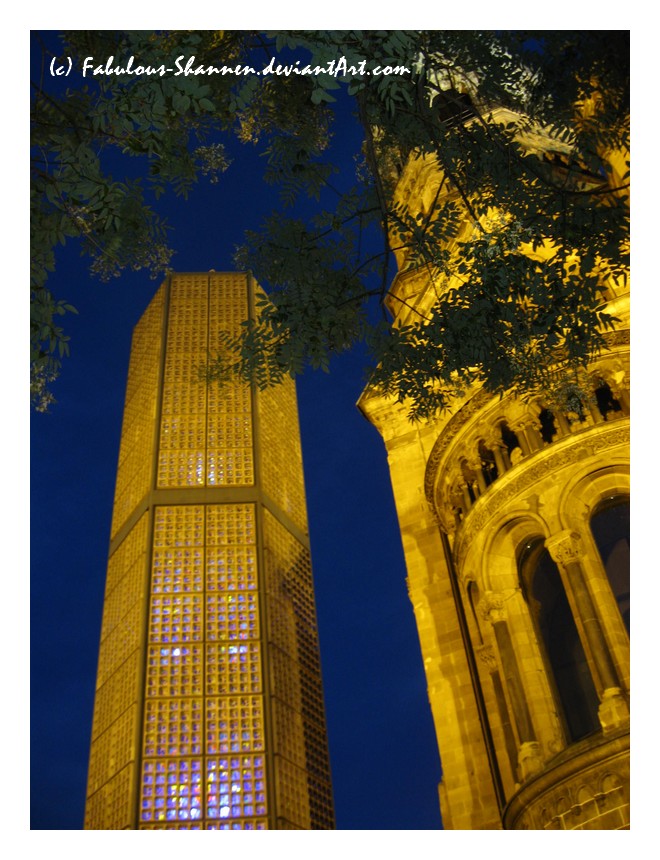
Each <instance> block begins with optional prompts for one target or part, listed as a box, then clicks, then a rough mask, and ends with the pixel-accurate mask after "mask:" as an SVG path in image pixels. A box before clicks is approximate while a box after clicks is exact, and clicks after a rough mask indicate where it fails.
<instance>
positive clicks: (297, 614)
mask: <svg viewBox="0 0 660 860" xmlns="http://www.w3.org/2000/svg"><path fill="white" fill-rule="evenodd" d="M257 290H258V287H257V286H256V285H255V283H254V282H253V280H252V278H251V276H250V275H249V274H224V273H222V274H221V273H215V272H211V273H205V274H176V275H171V276H170V277H168V278H167V280H166V281H165V282H164V283H163V285H162V286H161V287H160V289H159V290H158V292H157V293H156V295H155V296H154V298H153V300H152V301H151V304H150V305H149V307H148V308H147V310H146V311H145V313H144V315H143V317H142V319H141V320H140V322H139V323H138V325H137V326H136V328H135V332H134V335H133V345H132V350H131V360H130V368H129V374H128V384H127V389H126V403H125V410H124V423H123V428H122V436H121V446H120V453H119V466H118V471H117V484H116V490H115V502H114V513H113V521H112V533H111V541H110V553H109V562H108V573H107V583H106V592H105V603H104V609H103V624H102V632H101V647H100V655H99V664H98V676H97V687H96V700H95V707H94V724H93V730H92V744H91V755H90V764H89V776H88V789H87V806H86V817H85V827H86V828H87V829H103V830H122V829H132V830H135V829H142V830H145V829H146V830H152V829H170V830H266V829H307V830H308V829H332V828H333V827H334V817H333V806H332V793H331V786H330V772H329V764H328V752H327V741H326V730H325V717H324V708H323V695H322V686H321V672H320V664H319V653H318V636H317V627H316V616H315V607H314V593H313V584H312V573H311V566H310V553H309V540H308V535H307V515H306V507H305V493H304V484H303V471H302V456H301V449H300V436H299V430H298V415H297V404H296V395H295V387H294V384H293V382H292V381H287V382H286V383H285V384H283V385H281V386H278V387H277V388H273V389H270V390H268V391H265V392H257V391H251V390H250V389H249V388H248V387H244V386H242V385H240V384H238V383H235V384H231V385H227V386H224V387H222V386H218V385H211V386H207V385H206V384H205V383H203V382H199V381H198V372H197V368H198V367H199V366H200V365H203V364H204V363H205V362H206V360H207V356H208V354H209V353H211V354H212V353H214V351H217V349H218V348H219V346H220V338H221V337H222V335H223V333H230V334H231V333H233V332H236V330H237V327H238V326H239V325H240V324H241V322H242V321H244V320H245V319H247V318H248V317H249V316H250V315H252V314H253V313H254V301H255V294H256V292H257Z"/></svg>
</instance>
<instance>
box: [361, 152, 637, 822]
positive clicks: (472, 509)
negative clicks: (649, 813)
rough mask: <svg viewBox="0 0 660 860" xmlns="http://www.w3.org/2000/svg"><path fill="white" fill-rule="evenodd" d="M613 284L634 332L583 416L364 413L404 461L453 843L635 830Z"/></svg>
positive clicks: (416, 182) (421, 277)
mask: <svg viewBox="0 0 660 860" xmlns="http://www.w3.org/2000/svg"><path fill="white" fill-rule="evenodd" d="M619 160H621V159H619ZM442 186H443V183H442V176H441V175H440V174H439V171H438V168H437V166H436V165H435V164H434V162H433V161H432V160H431V159H424V158H419V159H415V158H411V159H410V160H409V162H408V164H407V166H406V167H405V169H404V171H403V173H402V175H401V176H400V178H399V182H398V185H397V188H396V192H395V195H396V200H397V202H398V203H400V204H403V205H407V206H408V207H409V208H410V211H411V215H412V216H413V217H414V216H415V214H416V212H422V213H424V216H425V217H430V216H429V211H428V204H429V201H432V200H433V198H434V195H435V194H436V192H438V189H440V188H441V187H442ZM444 193H447V192H444ZM466 229H469V225H466ZM399 244H403V243H399ZM398 256H399V259H398V262H399V265H400V267H401V268H402V272H401V273H400V274H399V275H398V276H397V278H396V280H395V282H394V284H393V286H392V289H391V291H390V302H389V304H390V308H391V309H392V311H393V313H394V315H395V316H396V318H397V319H398V320H399V321H400V322H401V323H402V324H406V322H410V321H412V320H413V319H415V318H418V317H416V315H417V314H422V315H428V314H429V313H430V312H431V308H432V306H433V303H434V299H435V289H436V286H435V285H434V284H433V276H432V273H430V272H429V271H428V270H414V269H407V270H406V259H405V251H404V250H401V251H399V252H398ZM404 270H405V271H404ZM453 286H455V287H459V284H458V282H456V283H454V284H453ZM605 286H606V289H607V301H608V310H609V311H610V312H611V313H613V314H614V315H615V316H616V317H617V318H618V320H619V321H618V323H617V327H616V329H615V330H614V331H612V332H608V333H607V334H606V336H605V337H606V342H607V346H608V349H607V350H606V351H603V353H602V355H601V356H600V357H599V358H598V359H597V360H595V361H594V362H593V364H592V365H591V366H590V367H589V368H588V380H586V386H587V388H588V389H589V390H590V395H591V396H590V398H589V399H588V402H587V403H586V405H585V408H584V409H583V410H581V412H580V414H578V413H576V412H569V411H566V412H562V411H561V410H559V409H557V407H556V406H553V405H552V404H550V403H549V402H544V401H543V398H542V397H540V398H539V399H537V400H534V401H528V402H524V403H523V402H521V401H520V400H517V399H516V398H514V397H512V396H505V397H502V398H500V397H493V396H490V395H488V394H487V392H485V391H483V390H480V389H473V390H471V391H468V392H467V393H466V394H465V396H464V397H463V398H460V399H458V398H457V400H456V401H455V402H454V403H453V404H452V406H451V408H450V409H449V410H448V412H447V413H446V414H443V415H442V416H440V417H439V418H437V419H436V420H432V421H426V422H422V423H419V424H411V423H410V422H409V420H408V418H407V411H408V410H407V407H406V404H397V403H395V402H393V401H392V400H388V399H387V398H384V397H383V396H381V395H379V394H378V393H377V392H375V391H373V390H371V389H369V388H368V389H367V390H366V391H365V392H364V394H363V395H362V398H361V400H360V404H359V405H360V408H361V409H362V411H363V412H364V413H365V415H366V416H367V417H368V418H369V420H370V421H371V422H372V423H373V424H374V425H375V426H376V427H377V429H378V430H379V432H380V434H381V435H382V437H383V440H384V442H385V446H386V450H387V457H388V463H389V468H390V474H391V480H392V487H393V491H394V498H395V502H396V507H397V512H398V518H399V526H400V529H401V537H402V542H403V548H404V553H405V557H406V565H407V571H408V592H409V595H410V599H411V602H412V605H413V610H414V613H415V618H416V621H417V627H418V632H419V639H420V646H421V651H422V659H423V661H424V667H425V672H426V679H427V686H428V694H429V700H430V703H431V709H432V713H433V719H434V722H435V729H436V734H437V739H438V747H439V751H440V758H441V763H442V771H443V778H442V783H441V785H440V787H439V793H440V805H441V810H442V818H443V823H444V827H445V828H446V829H463V830H475V829H500V828H506V829H626V828H628V827H629V821H630V810H629V691H630V673H629V652H630V643H629V630H628V625H629V593H628V592H629V585H626V583H625V581H624V580H625V573H624V568H625V567H626V564H627V562H628V558H627V554H628V549H629V546H628V538H627V536H626V534H625V528H624V527H623V526H622V527H621V531H620V533H619V532H617V531H615V530H613V529H614V526H615V525H616V524H617V523H619V522H621V523H624V520H625V517H626V516H627V511H628V507H627V505H628V500H629V388H630V382H629V377H630V361H629V318H630V315H629V294H628V284H627V283H625V284H623V283H620V282H619V283H614V282H612V283H608V284H606V285H605ZM602 517H609V518H610V519H608V520H607V522H605V524H604V526H603V527H602V528H601V527H600V526H599V524H598V521H599V518H602ZM617 528H618V526H617ZM608 536H609V537H608ZM553 624H554V625H555V626H554V627H553V626H552V625H553ZM562 643H564V647H563V651H562ZM576 655H577V656H576Z"/></svg>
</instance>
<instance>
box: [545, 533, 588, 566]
mask: <svg viewBox="0 0 660 860" xmlns="http://www.w3.org/2000/svg"><path fill="white" fill-rule="evenodd" d="M545 545H546V548H547V550H548V552H549V553H550V557H551V558H552V560H553V561H554V562H555V563H556V564H561V565H563V566H566V565H567V564H572V563H573V562H576V561H580V559H581V558H582V557H583V554H584V549H583V547H582V538H581V537H580V535H579V534H578V533H577V532H574V531H571V530H570V529H566V530H565V531H563V532H558V533H557V534H555V535H552V537H549V538H547V539H546V542H545Z"/></svg>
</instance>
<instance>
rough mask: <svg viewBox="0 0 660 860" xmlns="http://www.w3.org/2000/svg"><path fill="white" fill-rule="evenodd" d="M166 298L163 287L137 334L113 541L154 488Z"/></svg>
mask: <svg viewBox="0 0 660 860" xmlns="http://www.w3.org/2000/svg"><path fill="white" fill-rule="evenodd" d="M164 295H165V286H164V285H163V286H162V287H161V288H160V289H159V290H158V292H157V293H156V295H155V296H154V298H153V299H152V300H151V303H150V304H149V307H148V308H147V310H146V311H145V313H144V315H143V316H142V318H141V320H140V322H139V323H138V324H137V326H136V327H135V331H134V333H133V342H132V346H131V359H130V363H129V368H128V382H127V385H126V400H125V405H124V421H123V425H122V433H121V442H120V446H119V464H118V468H117V483H116V486H115V503H114V507H113V513H112V536H113V537H114V535H116V534H117V532H118V531H119V529H120V527H121V526H122V525H123V524H124V522H125V521H126V519H127V518H128V516H129V515H130V514H131V512H132V511H133V510H134V508H135V506H136V505H137V503H138V502H139V501H140V499H142V498H143V496H144V495H145V494H146V493H147V492H148V490H149V488H150V486H151V470H152V460H153V455H154V439H153V435H154V419H155V417H156V405H157V400H158V373H159V367H160V358H161V349H162V340H163V338H162V324H163V306H164Z"/></svg>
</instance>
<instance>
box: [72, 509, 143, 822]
mask: <svg viewBox="0 0 660 860" xmlns="http://www.w3.org/2000/svg"><path fill="white" fill-rule="evenodd" d="M147 543H148V517H147V515H146V514H145V515H143V516H142V517H140V519H139V520H138V521H137V522H136V524H135V525H134V526H133V528H132V529H131V530H130V532H129V533H128V534H127V535H126V537H125V538H124V540H123V541H122V542H121V543H120V544H119V546H118V547H117V549H116V550H115V552H114V553H113V554H112V555H111V557H110V560H109V562H108V576H107V579H106V590H105V603H104V609H103V621H102V627H101V649H100V654H99V663H98V671H97V690H96V697H95V701H94V720H93V724H92V744H91V748H90V760H89V771H88V778H87V791H88V796H89V810H88V813H87V815H88V818H87V820H88V823H89V826H90V827H92V828H96V827H100V828H102V829H103V828H105V829H107V825H104V824H103V823H102V822H101V820H100V819H98V817H97V813H98V814H100V813H101V811H103V814H104V815H108V816H109V817H110V819H111V820H112V821H115V822H116V821H117V820H118V817H119V818H120V817H121V816H122V815H123V814H124V812H120V811H119V809H120V806H121V804H120V802H119V800H115V799H113V798H115V788H112V786H115V785H116V784H117V783H115V780H116V779H118V775H119V773H120V772H124V771H126V770H127V769H130V768H129V765H130V764H131V762H134V761H135V757H136V748H135V740H136V734H135V725H136V720H137V718H138V706H137V703H138V696H139V688H138V677H139V675H138V672H139V653H140V644H141V641H140V617H141V613H142V606H143V602H142V595H143V592H144V584H145V580H146V553H147ZM120 782H121V780H120ZM121 784H123V783H121ZM126 802H127V801H126ZM118 804H119V805H118ZM121 809H123V807H121ZM93 810H97V813H94V812H93ZM90 816H91V817H90ZM86 826H87V825H86ZM125 826H127V823H126V822H124V823H122V824H121V827H120V828H118V829H121V828H123V827H125ZM113 829H114V828H113Z"/></svg>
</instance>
